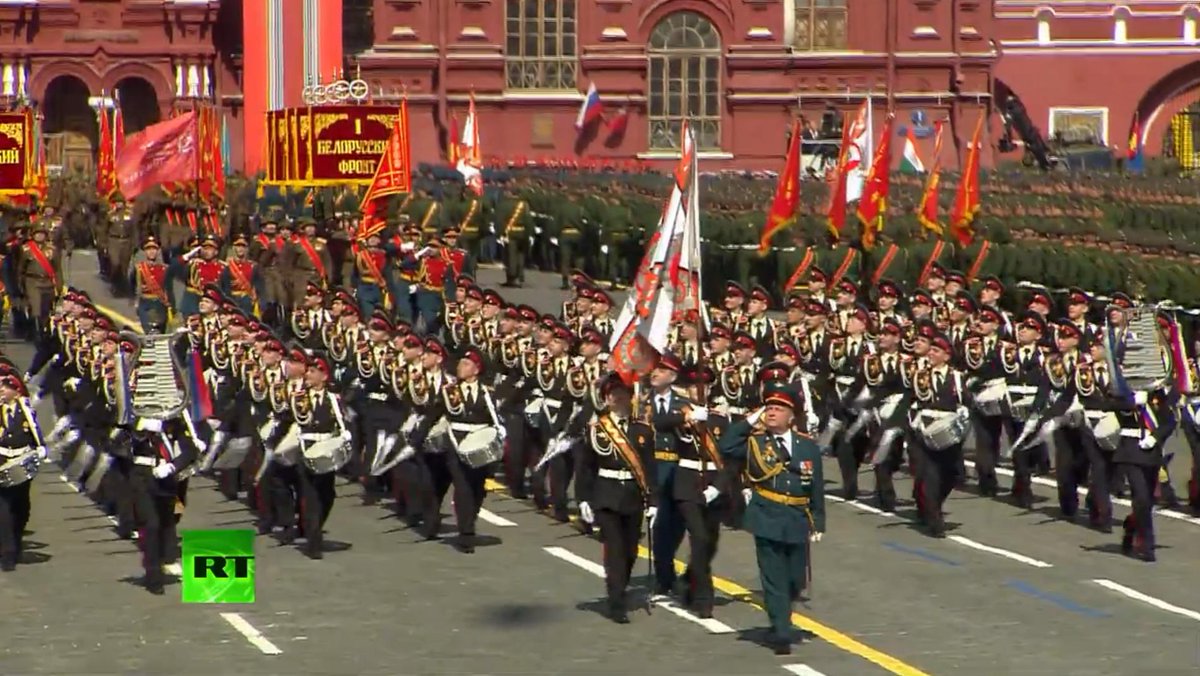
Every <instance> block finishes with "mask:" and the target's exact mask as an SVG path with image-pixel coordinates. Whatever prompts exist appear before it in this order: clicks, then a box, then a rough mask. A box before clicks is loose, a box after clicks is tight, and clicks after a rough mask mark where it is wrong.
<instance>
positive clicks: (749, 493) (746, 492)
mask: <svg viewBox="0 0 1200 676" xmlns="http://www.w3.org/2000/svg"><path fill="white" fill-rule="evenodd" d="M752 495H754V491H752V490H750V489H749V488H743V489H742V499H743V500H745V501H746V504H747V505H748V504H750V496H752Z"/></svg>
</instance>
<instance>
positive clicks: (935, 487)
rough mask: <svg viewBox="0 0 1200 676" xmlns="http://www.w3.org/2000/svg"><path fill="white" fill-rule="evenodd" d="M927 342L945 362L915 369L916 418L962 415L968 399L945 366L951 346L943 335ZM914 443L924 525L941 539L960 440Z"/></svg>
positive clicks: (958, 465)
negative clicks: (917, 450) (943, 443)
mask: <svg viewBox="0 0 1200 676" xmlns="http://www.w3.org/2000/svg"><path fill="white" fill-rule="evenodd" d="M931 343H932V347H931V348H930V352H931V353H932V352H933V351H935V350H940V351H941V352H944V353H945V354H946V357H947V363H943V364H941V365H940V366H934V365H933V363H932V362H931V363H930V366H929V368H927V369H921V370H918V371H917V373H916V374H915V375H914V378H913V394H914V399H915V403H916V405H917V407H918V409H917V410H918V413H917V415H918V416H922V417H925V416H926V414H927V412H937V413H938V414H940V416H944V415H962V414H963V413H965V407H966V404H967V402H968V396H967V391H966V388H965V384H964V378H963V376H962V373H961V372H959V371H957V370H955V369H954V368H953V367H951V366H950V365H949V363H948V360H949V358H950V356H951V355H952V354H953V349H954V348H953V345H952V344H951V343H950V339H949V338H947V337H946V336H944V335H937V336H934V338H933V340H932V341H931ZM940 416H939V417H940ZM926 424H928V418H927V419H926ZM963 437H965V435H963ZM917 441H918V446H919V447H920V457H921V460H920V462H918V463H917V470H918V472H919V473H920V476H919V482H920V487H921V492H922V494H923V496H924V500H923V504H924V507H925V523H926V524H928V525H929V529H930V533H931V534H932V535H933V536H934V537H945V522H944V520H943V518H942V505H944V504H945V502H946V498H948V497H950V493H951V491H953V490H954V487H955V485H956V484H957V482H958V478H959V477H958V474H959V472H960V471H961V467H962V452H963V441H964V438H962V437H960V438H959V439H958V440H957V441H956V442H954V443H951V444H949V445H948V446H945V447H943V448H935V447H933V446H931V445H930V444H929V443H928V441H927V440H926V439H925V437H924V435H923V434H921V435H917Z"/></svg>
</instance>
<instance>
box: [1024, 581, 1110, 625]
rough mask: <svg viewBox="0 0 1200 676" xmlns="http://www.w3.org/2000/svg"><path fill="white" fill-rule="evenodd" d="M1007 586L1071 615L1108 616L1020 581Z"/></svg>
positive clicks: (1101, 611)
mask: <svg viewBox="0 0 1200 676" xmlns="http://www.w3.org/2000/svg"><path fill="white" fill-rule="evenodd" d="M1007 585H1008V587H1010V588H1012V589H1015V590H1017V591H1019V592H1021V593H1022V594H1027V595H1029V596H1032V597H1034V598H1035V599H1041V600H1043V601H1046V602H1048V603H1053V604H1054V605H1056V606H1058V607H1059V608H1062V609H1063V610H1067V611H1070V612H1072V613H1077V614H1079V615H1084V616H1086V617H1109V614H1108V613H1106V612H1104V611H1103V610H1096V609H1095V608H1088V607H1087V606H1082V605H1079V604H1078V603H1075V602H1074V601H1072V600H1071V599H1068V598H1065V597H1062V596H1058V595H1057V594H1051V593H1049V592H1044V591H1042V590H1040V589H1038V588H1037V587H1034V586H1033V585H1031V584H1029V583H1027V582H1021V581H1020V580H1009V581H1008V583H1007Z"/></svg>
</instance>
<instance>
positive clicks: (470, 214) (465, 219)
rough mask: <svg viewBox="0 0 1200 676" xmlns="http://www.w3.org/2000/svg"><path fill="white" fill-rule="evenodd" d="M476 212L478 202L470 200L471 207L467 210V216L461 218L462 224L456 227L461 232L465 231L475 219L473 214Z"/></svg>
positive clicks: (477, 210)
mask: <svg viewBox="0 0 1200 676" xmlns="http://www.w3.org/2000/svg"><path fill="white" fill-rule="evenodd" d="M478 212H479V200H471V206H470V208H468V209H467V215H466V216H464V217H463V219H462V223H459V224H458V227H459V228H460V229H462V230H466V229H467V227H468V226H469V225H470V223H471V219H472V218H475V214H476V213H478Z"/></svg>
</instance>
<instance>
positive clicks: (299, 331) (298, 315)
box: [291, 308, 312, 340]
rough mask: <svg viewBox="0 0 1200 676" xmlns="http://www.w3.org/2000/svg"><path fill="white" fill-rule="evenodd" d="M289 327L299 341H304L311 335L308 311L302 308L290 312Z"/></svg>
mask: <svg viewBox="0 0 1200 676" xmlns="http://www.w3.org/2000/svg"><path fill="white" fill-rule="evenodd" d="M291 325H292V333H293V334H295V336H296V337H297V338H299V339H300V340H306V339H307V338H308V336H309V334H311V333H312V322H311V321H310V319H309V316H308V310H306V309H304V308H296V309H295V310H292V316H291Z"/></svg>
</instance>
